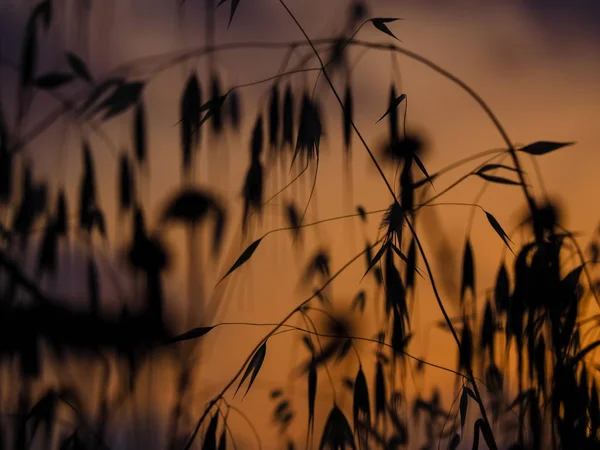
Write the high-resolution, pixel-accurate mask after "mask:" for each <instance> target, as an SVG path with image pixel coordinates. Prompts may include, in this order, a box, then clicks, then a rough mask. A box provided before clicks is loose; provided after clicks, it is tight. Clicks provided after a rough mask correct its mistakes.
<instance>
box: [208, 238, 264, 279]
mask: <svg viewBox="0 0 600 450" xmlns="http://www.w3.org/2000/svg"><path fill="white" fill-rule="evenodd" d="M260 241H262V238H260V239H257V240H256V241H254V242H253V243H252V244H250V245H249V246H248V248H246V250H244V253H242V254H241V255H240V257H239V258H238V259H237V260H236V261H235V262H234V263H233V266H231V268H230V269H229V270H228V271H227V273H226V274H225V275H223V278H221V279H220V280H219V283H220V282H221V281H223V280H224V279H225V278H227V277H228V276H229V275H230V274H231V272H233V271H234V270H237V269H238V268H239V267H240V266H241V265H242V264H245V263H246V262H247V261H248V260H249V259H250V257H251V256H252V254H253V253H254V251H255V250H256V248H257V247H258V244H260Z"/></svg>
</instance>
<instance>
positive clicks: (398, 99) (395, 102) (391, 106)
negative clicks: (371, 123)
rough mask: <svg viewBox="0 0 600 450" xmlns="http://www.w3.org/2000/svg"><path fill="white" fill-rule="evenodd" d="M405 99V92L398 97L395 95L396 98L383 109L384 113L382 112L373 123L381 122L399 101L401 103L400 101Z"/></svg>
mask: <svg viewBox="0 0 600 450" xmlns="http://www.w3.org/2000/svg"><path fill="white" fill-rule="evenodd" d="M405 99H406V94H401V95H400V96H399V97H396V99H395V100H394V101H393V102H392V103H391V104H390V106H389V107H388V109H387V110H386V111H385V113H383V116H381V117H380V118H379V120H378V121H377V122H375V123H379V122H381V121H382V120H383V119H384V118H385V117H386V116H387V115H388V114H390V113H391V112H392V111H393V110H395V109H396V108H397V107H398V105H399V104H400V103H402V101H403V100H405Z"/></svg>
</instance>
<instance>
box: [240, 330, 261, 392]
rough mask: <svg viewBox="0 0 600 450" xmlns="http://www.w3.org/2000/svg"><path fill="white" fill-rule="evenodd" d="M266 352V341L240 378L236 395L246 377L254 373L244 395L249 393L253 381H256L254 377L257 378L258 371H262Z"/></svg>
mask: <svg viewBox="0 0 600 450" xmlns="http://www.w3.org/2000/svg"><path fill="white" fill-rule="evenodd" d="M266 354H267V343H266V342H264V343H263V345H261V346H260V348H259V349H258V350H257V351H256V353H255V354H254V356H252V360H251V361H250V364H248V367H247V368H246V372H244V376H243V377H242V379H241V380H240V384H239V385H238V387H237V389H236V390H235V393H234V395H235V394H237V391H238V390H239V389H240V387H241V386H242V384H243V383H244V381H245V380H246V378H248V375H250V374H252V376H251V377H250V381H249V383H248V388H247V389H246V393H245V394H244V397H245V396H246V395H247V394H248V391H249V390H250V388H251V387H252V383H254V379H255V378H256V375H258V372H259V371H260V368H261V367H262V364H263V362H264V360H265V355H266Z"/></svg>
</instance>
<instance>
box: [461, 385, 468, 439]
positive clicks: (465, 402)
mask: <svg viewBox="0 0 600 450" xmlns="http://www.w3.org/2000/svg"><path fill="white" fill-rule="evenodd" d="M468 406H469V395H468V394H467V391H466V390H465V389H463V391H462V394H461V396H460V407H459V409H460V433H461V434H463V432H464V429H465V420H466V418H467V407H468Z"/></svg>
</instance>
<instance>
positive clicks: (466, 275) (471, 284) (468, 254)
mask: <svg viewBox="0 0 600 450" xmlns="http://www.w3.org/2000/svg"><path fill="white" fill-rule="evenodd" d="M467 289H470V290H471V294H472V295H475V265H474V262H473V247H472V246H471V240H470V239H467V243H466V245H465V252H464V255H463V270H462V284H461V288H460V299H461V301H463V300H464V297H465V292H466V291H467Z"/></svg>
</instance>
